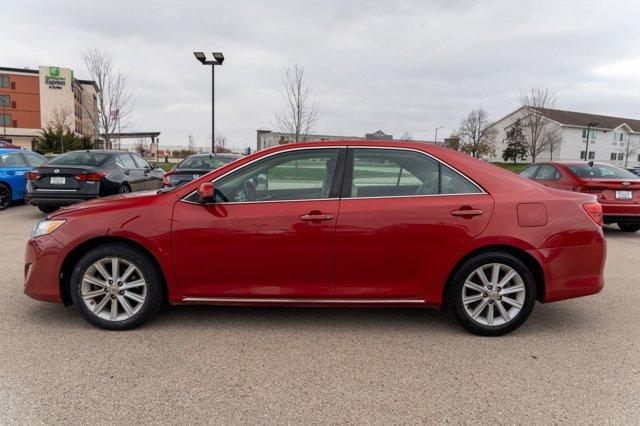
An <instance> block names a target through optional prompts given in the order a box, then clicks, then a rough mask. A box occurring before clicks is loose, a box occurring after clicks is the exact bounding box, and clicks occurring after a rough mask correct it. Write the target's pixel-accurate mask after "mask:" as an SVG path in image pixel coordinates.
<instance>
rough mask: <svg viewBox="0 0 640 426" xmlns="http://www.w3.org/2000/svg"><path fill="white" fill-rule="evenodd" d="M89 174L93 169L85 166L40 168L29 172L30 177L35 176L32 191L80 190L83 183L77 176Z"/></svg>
mask: <svg viewBox="0 0 640 426" xmlns="http://www.w3.org/2000/svg"><path fill="white" fill-rule="evenodd" d="M91 172H94V168H93V167H87V166H40V167H36V168H35V169H33V170H31V175H33V174H34V173H35V174H37V179H33V180H32V184H33V187H34V189H63V190H74V189H81V188H82V187H83V186H84V184H85V182H84V181H83V180H81V179H79V178H78V176H80V175H82V174H86V173H91Z"/></svg>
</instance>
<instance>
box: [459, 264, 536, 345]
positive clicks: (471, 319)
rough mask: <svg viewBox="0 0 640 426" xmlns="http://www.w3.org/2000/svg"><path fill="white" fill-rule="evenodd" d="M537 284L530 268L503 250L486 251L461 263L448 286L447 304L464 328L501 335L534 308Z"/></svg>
mask: <svg viewBox="0 0 640 426" xmlns="http://www.w3.org/2000/svg"><path fill="white" fill-rule="evenodd" d="M535 300H536V285H535V279H534V277H533V274H532V273H531V271H530V270H529V268H528V267H527V266H526V265H525V264H524V263H523V262H522V261H521V260H520V259H518V258H517V257H515V256H513V255H511V254H508V253H504V252H487V253H482V254H479V255H477V256H474V257H472V258H470V259H468V260H467V261H465V262H464V264H462V266H461V267H460V268H459V269H458V270H457V272H456V273H455V275H454V277H453V280H452V282H451V285H450V287H449V294H448V302H449V307H450V309H451V311H452V313H453V316H454V317H455V318H456V320H457V321H458V322H459V323H460V324H461V325H462V326H463V327H464V328H466V329H467V330H469V331H471V332H473V333H475V334H479V335H482V336H501V335H504V334H507V333H510V332H512V331H514V330H515V329H517V328H518V327H520V326H521V325H522V324H523V323H524V322H525V320H526V319H527V317H528V316H529V315H530V314H531V311H532V310H533V305H534V303H535Z"/></svg>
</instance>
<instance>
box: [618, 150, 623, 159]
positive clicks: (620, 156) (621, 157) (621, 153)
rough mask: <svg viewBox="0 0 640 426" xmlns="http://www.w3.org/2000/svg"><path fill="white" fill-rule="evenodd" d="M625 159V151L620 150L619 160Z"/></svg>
mask: <svg viewBox="0 0 640 426" xmlns="http://www.w3.org/2000/svg"><path fill="white" fill-rule="evenodd" d="M622 160H624V152H619V153H618V161H622Z"/></svg>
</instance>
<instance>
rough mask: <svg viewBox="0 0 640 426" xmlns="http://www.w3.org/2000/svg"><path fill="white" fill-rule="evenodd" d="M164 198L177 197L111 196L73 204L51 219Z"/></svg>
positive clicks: (155, 194)
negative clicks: (84, 211)
mask: <svg viewBox="0 0 640 426" xmlns="http://www.w3.org/2000/svg"><path fill="white" fill-rule="evenodd" d="M164 196H173V197H175V195H173V194H171V192H164V193H158V191H157V190H153V191H140V192H130V193H128V194H118V195H111V196H108V197H102V198H95V199H93V200H88V201H84V202H82V203H78V204H72V205H70V206H67V207H62V208H61V209H60V210H58V211H57V212H55V213H52V214H50V215H49V217H51V218H53V217H56V216H64V215H65V214H68V213H75V212H79V211H83V210H87V209H95V208H99V207H115V206H118V207H121V208H124V207H128V206H132V205H144V204H149V203H150V202H151V201H152V199H155V198H157V197H164Z"/></svg>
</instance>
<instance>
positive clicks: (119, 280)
mask: <svg viewBox="0 0 640 426" xmlns="http://www.w3.org/2000/svg"><path fill="white" fill-rule="evenodd" d="M80 292H81V294H82V300H83V301H84V304H85V305H86V306H87V308H88V309H89V311H91V312H92V313H93V314H94V315H95V316H97V317H100V318H102V319H104V320H107V321H123V320H126V319H129V318H131V317H132V316H134V315H135V314H136V313H138V311H140V309H141V308H142V306H143V305H144V302H145V298H146V296H147V282H146V281H145V279H144V277H143V275H142V272H140V269H139V268H138V267H137V266H136V265H135V264H133V263H132V262H130V261H127V260H125V259H121V258H118V257H107V258H103V259H100V260H98V261H97V262H95V263H93V264H92V265H91V266H89V268H87V270H86V272H85V273H84V276H83V277H82V284H81V285H80Z"/></svg>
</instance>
